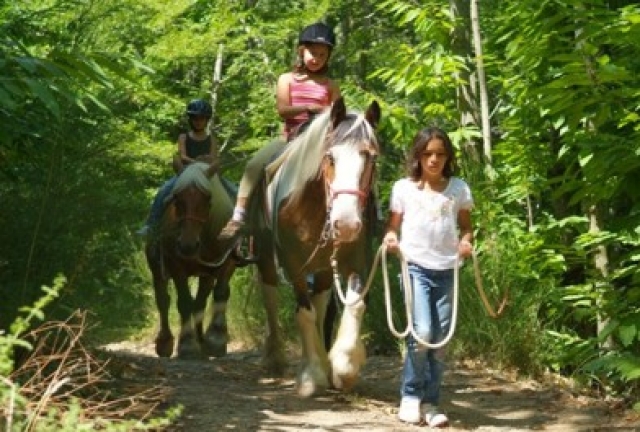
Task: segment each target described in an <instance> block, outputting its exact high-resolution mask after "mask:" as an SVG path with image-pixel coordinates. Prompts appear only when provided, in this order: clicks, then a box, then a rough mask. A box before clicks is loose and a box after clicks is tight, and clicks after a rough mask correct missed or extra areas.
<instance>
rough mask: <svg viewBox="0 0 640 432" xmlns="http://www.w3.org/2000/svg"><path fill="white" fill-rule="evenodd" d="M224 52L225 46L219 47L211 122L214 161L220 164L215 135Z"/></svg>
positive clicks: (214, 75)
mask: <svg viewBox="0 0 640 432" xmlns="http://www.w3.org/2000/svg"><path fill="white" fill-rule="evenodd" d="M222 51H223V45H222V44H220V45H218V55H217V56H216V63H215V66H214V68H213V77H212V79H211V109H212V115H211V121H210V122H209V134H210V135H211V140H212V145H213V159H214V161H215V162H218V161H219V159H220V149H219V147H218V140H217V138H216V135H215V128H216V105H217V104H218V89H219V88H220V82H221V81H222Z"/></svg>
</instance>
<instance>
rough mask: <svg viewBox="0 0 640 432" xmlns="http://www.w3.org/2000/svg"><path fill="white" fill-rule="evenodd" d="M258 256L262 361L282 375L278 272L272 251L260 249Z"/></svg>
mask: <svg viewBox="0 0 640 432" xmlns="http://www.w3.org/2000/svg"><path fill="white" fill-rule="evenodd" d="M258 256H259V260H258V262H257V266H258V273H259V275H260V286H261V288H262V302H263V304H264V308H265V313H266V316H267V334H266V337H265V342H264V354H263V363H264V365H265V367H266V368H267V370H268V371H269V372H271V373H273V374H275V375H283V374H284V371H285V370H286V368H287V364H288V362H287V356H286V353H285V350H284V342H283V340H282V334H281V331H280V325H279V322H278V272H277V270H276V264H275V260H274V259H273V253H272V252H271V253H269V252H268V248H264V249H263V250H261V251H260V252H259V255H258Z"/></svg>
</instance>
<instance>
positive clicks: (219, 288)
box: [203, 260, 235, 357]
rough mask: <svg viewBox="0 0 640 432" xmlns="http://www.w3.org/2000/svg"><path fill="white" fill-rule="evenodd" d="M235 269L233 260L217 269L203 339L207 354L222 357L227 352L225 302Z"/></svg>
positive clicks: (227, 336)
mask: <svg viewBox="0 0 640 432" xmlns="http://www.w3.org/2000/svg"><path fill="white" fill-rule="evenodd" d="M234 270H235V263H234V262H233V260H228V261H227V262H226V263H225V264H224V266H223V267H221V268H220V269H219V271H218V277H217V278H216V283H215V285H214V289H213V308H212V309H213V310H212V316H211V322H210V323H209V327H208V328H207V331H206V333H205V337H204V340H203V350H204V352H205V353H206V354H207V355H210V356H214V357H222V356H225V355H226V354H227V344H228V343H229V331H228V328H227V303H228V302H229V296H230V289H229V280H230V279H231V276H232V275H233V272H234Z"/></svg>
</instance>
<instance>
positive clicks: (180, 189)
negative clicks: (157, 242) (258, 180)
mask: <svg viewBox="0 0 640 432" xmlns="http://www.w3.org/2000/svg"><path fill="white" fill-rule="evenodd" d="M217 171H218V166H217V165H216V164H211V165H209V164H206V163H203V162H194V163H192V164H191V165H189V166H187V167H186V168H185V169H184V171H182V173H181V174H180V175H179V176H178V179H177V180H176V183H175V185H174V186H173V189H172V190H171V194H170V196H169V198H168V200H171V201H172V202H173V207H174V209H175V210H174V211H175V216H176V219H177V222H178V225H179V231H178V237H177V239H176V240H177V248H178V253H179V254H181V255H183V256H185V257H193V256H194V255H195V254H197V253H198V251H199V250H200V237H201V233H202V230H203V228H205V227H206V224H207V223H208V221H209V213H210V208H211V178H212V177H213V176H214V175H215V174H216V173H217Z"/></svg>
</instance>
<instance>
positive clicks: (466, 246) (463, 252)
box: [458, 240, 473, 258]
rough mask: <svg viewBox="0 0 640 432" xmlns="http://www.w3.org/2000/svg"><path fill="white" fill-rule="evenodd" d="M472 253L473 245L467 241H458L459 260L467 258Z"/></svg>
mask: <svg viewBox="0 0 640 432" xmlns="http://www.w3.org/2000/svg"><path fill="white" fill-rule="evenodd" d="M472 253H473V245H472V244H471V242H470V241H468V240H460V243H458V254H459V255H460V258H469V257H470V256H471V254H472Z"/></svg>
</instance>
